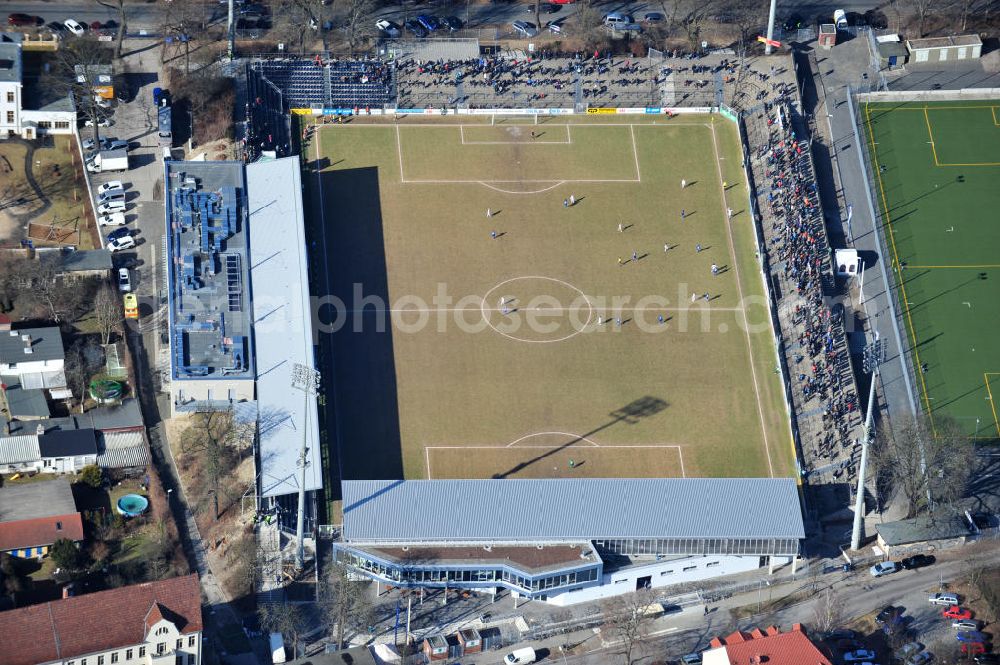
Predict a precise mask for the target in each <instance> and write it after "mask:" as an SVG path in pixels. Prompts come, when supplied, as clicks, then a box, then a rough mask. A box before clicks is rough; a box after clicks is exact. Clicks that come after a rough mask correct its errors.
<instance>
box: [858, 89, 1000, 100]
mask: <svg viewBox="0 0 1000 665" xmlns="http://www.w3.org/2000/svg"><path fill="white" fill-rule="evenodd" d="M997 97H1000V88H963V89H962V90H890V91H887V92H866V93H861V94H859V95H857V98H858V101H862V102H947V101H954V100H966V99H969V100H975V99H996V98H997Z"/></svg>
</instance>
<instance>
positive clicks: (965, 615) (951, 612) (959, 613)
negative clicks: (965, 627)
mask: <svg viewBox="0 0 1000 665" xmlns="http://www.w3.org/2000/svg"><path fill="white" fill-rule="evenodd" d="M941 616H943V617H944V618H945V619H960V620H961V619H971V618H972V610H967V609H965V608H964V607H959V606H958V605H952V606H951V607H949V608H948V609H946V610H945V611H944V612H942V613H941Z"/></svg>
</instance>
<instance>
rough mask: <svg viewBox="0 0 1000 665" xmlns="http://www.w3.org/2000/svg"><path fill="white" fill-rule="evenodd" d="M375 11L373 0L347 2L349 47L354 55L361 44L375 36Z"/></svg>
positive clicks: (348, 0)
mask: <svg viewBox="0 0 1000 665" xmlns="http://www.w3.org/2000/svg"><path fill="white" fill-rule="evenodd" d="M375 10H376V6H375V3H374V2H373V1H372V0H347V14H346V17H345V19H346V21H347V25H346V27H345V30H346V31H347V46H348V48H349V49H350V50H351V55H354V53H355V50H356V49H357V47H358V45H359V44H361V42H363V41H365V40H367V39H369V38H370V37H372V36H373V35H374V34H375Z"/></svg>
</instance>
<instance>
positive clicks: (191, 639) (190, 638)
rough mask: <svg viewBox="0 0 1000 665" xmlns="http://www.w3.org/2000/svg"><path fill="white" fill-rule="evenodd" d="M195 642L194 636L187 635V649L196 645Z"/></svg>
mask: <svg viewBox="0 0 1000 665" xmlns="http://www.w3.org/2000/svg"><path fill="white" fill-rule="evenodd" d="M196 642H197V640H196V638H195V636H194V635H189V636H188V646H189V647H193V646H194V645H195V644H196Z"/></svg>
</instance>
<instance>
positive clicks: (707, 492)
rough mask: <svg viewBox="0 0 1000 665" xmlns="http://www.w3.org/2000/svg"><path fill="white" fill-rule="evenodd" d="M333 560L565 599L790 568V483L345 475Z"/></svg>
mask: <svg viewBox="0 0 1000 665" xmlns="http://www.w3.org/2000/svg"><path fill="white" fill-rule="evenodd" d="M342 488H343V499H344V524H343V533H342V536H341V538H340V540H339V541H337V542H335V543H334V554H335V556H336V558H337V560H338V561H339V562H341V563H343V564H345V565H347V566H350V567H351V568H352V569H353V570H354V571H356V572H358V573H361V574H363V575H365V576H367V577H369V578H371V579H373V580H376V581H378V582H380V583H385V584H387V585H390V586H394V587H407V588H444V589H474V590H478V591H481V592H486V593H493V594H495V593H496V592H497V591H499V590H502V589H507V590H508V591H510V592H511V594H512V595H513V597H514V599H515V603H516V602H517V599H518V598H529V599H538V600H544V601H547V602H550V603H552V604H556V605H569V604H573V603H579V602H585V601H590V600H595V599H599V598H606V597H609V596H614V595H618V594H622V593H627V592H630V591H635V590H637V589H640V588H646V587H648V588H656V587H663V586H668V585H672V584H680V583H684V582H694V581H698V580H704V579H709V578H714V577H719V576H722V575H729V574H733V573H740V572H746V571H750V570H755V569H758V568H760V567H762V566H768V567H769V569H773V567H774V566H775V565H781V564H786V563H792V565H793V566H794V565H795V562H796V558H797V556H798V553H799V544H800V542H801V540H802V539H803V538H804V537H805V531H804V528H803V524H802V513H801V509H800V506H799V494H798V488H797V486H796V484H795V481H794V480H792V479H790V478H775V479H770V478H766V479H761V478H704V479H695V478H686V479H579V480H576V479H572V480H409V481H404V480H397V481H388V480H377V481H344V482H343V484H342Z"/></svg>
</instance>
